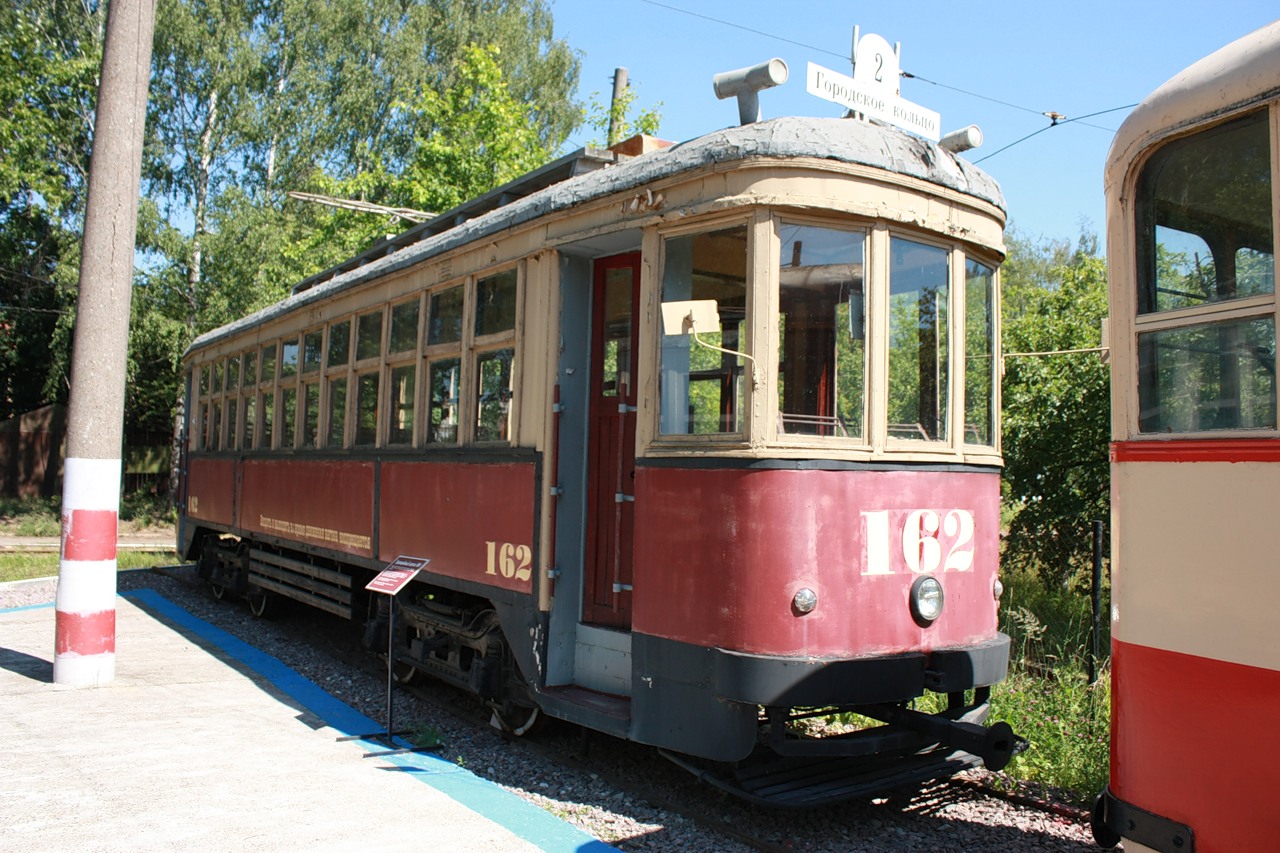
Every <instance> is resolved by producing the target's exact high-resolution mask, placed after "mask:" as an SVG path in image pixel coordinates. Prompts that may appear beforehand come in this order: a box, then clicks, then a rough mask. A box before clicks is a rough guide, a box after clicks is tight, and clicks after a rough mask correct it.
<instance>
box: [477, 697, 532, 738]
mask: <svg viewBox="0 0 1280 853" xmlns="http://www.w3.org/2000/svg"><path fill="white" fill-rule="evenodd" d="M489 707H490V708H492V709H493V716H492V717H490V718H489V725H491V726H493V727H494V728H495V729H498V730H499V731H501V732H505V733H506V734H509V735H512V736H514V737H525V736H526V735H531V734H534V733H535V732H537V731H538V730H539V729H541V728H542V726H543V723H545V722H546V718H545V717H543V716H542V709H541V708H539V707H538V706H537V705H534V706H533V707H529V706H527V705H517V704H515V703H514V702H503V703H501V704H499V703H497V702H490V703H489Z"/></svg>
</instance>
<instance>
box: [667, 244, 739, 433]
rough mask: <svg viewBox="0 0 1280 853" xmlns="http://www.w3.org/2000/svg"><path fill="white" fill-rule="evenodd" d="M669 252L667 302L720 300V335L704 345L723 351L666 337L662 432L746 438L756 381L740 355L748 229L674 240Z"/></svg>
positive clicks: (681, 337)
mask: <svg viewBox="0 0 1280 853" xmlns="http://www.w3.org/2000/svg"><path fill="white" fill-rule="evenodd" d="M665 248H666V252H665V265H664V268H663V274H662V301H663V302H683V301H689V300H703V299H710V300H714V301H715V302H716V306H717V311H718V312H719V315H720V330H719V331H718V332H709V333H705V334H702V333H700V334H699V338H700V339H701V341H702V342H703V343H705V344H710V345H711V346H713V347H719V348H720V350H716V349H711V348H709V347H705V346H699V345H698V343H697V342H696V341H694V339H693V337H692V336H686V335H682V334H675V335H663V337H662V356H661V358H662V362H661V366H660V370H659V383H660V408H661V415H660V432H661V433H662V434H663V435H704V434H716V433H736V432H741V431H742V412H743V405H744V403H743V400H744V396H745V385H746V383H747V382H748V381H750V376H751V368H750V365H747V364H746V363H745V362H746V360H745V359H744V358H743V357H742V356H740V355H737V354H735V353H737V352H739V351H741V350H742V348H743V344H742V338H743V332H744V331H745V329H746V328H747V283H746V273H747V227H746V226H745V225H737V226H734V227H732V228H724V229H721V230H719V231H711V232H706V233H702V234H691V235H687V236H683V237H672V238H668V239H667V241H666V245H665ZM721 350H729V351H730V352H723V351H721Z"/></svg>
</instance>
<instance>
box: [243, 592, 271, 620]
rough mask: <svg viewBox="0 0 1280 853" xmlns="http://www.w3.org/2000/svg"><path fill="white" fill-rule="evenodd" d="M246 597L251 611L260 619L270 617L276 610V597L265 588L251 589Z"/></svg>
mask: <svg viewBox="0 0 1280 853" xmlns="http://www.w3.org/2000/svg"><path fill="white" fill-rule="evenodd" d="M245 598H246V600H247V601H248V602H249V612H250V613H252V614H253V615H254V616H257V617H258V618H259V619H270V618H271V616H272V615H273V614H274V613H275V612H276V597H275V596H274V595H272V594H271V593H269V592H267V591H266V590H264V589H251V590H250V591H249V594H248V595H247V596H245Z"/></svg>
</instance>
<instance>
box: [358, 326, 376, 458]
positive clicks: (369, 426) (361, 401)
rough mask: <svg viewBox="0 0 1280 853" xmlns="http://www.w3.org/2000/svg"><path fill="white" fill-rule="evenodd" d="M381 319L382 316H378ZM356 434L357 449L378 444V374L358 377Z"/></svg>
mask: <svg viewBox="0 0 1280 853" xmlns="http://www.w3.org/2000/svg"><path fill="white" fill-rule="evenodd" d="M378 316H379V319H381V315H378ZM355 403H356V433H355V444H356V446H357V447H372V446H374V445H375V444H377V442H378V374H377V373H365V374H361V375H360V376H358V377H356V400H355Z"/></svg>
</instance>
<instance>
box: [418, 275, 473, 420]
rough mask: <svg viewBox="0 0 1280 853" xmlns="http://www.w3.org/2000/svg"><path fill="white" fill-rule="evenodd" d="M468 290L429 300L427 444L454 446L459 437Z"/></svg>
mask: <svg viewBox="0 0 1280 853" xmlns="http://www.w3.org/2000/svg"><path fill="white" fill-rule="evenodd" d="M465 295H466V288H465V287H464V286H463V285H461V284H455V285H452V286H450V287H446V288H444V289H442V290H437V291H435V292H433V293H432V294H431V295H430V296H429V297H428V299H427V341H426V348H427V356H428V361H427V368H426V369H427V388H426V393H427V400H426V407H427V412H426V415H427V417H426V436H425V440H426V443H427V444H429V445H454V444H457V443H458V442H459V440H460V438H461V436H460V435H459V429H458V427H459V416H460V409H459V403H460V394H461V391H462V357H461V347H462V330H463V310H464V306H465Z"/></svg>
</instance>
